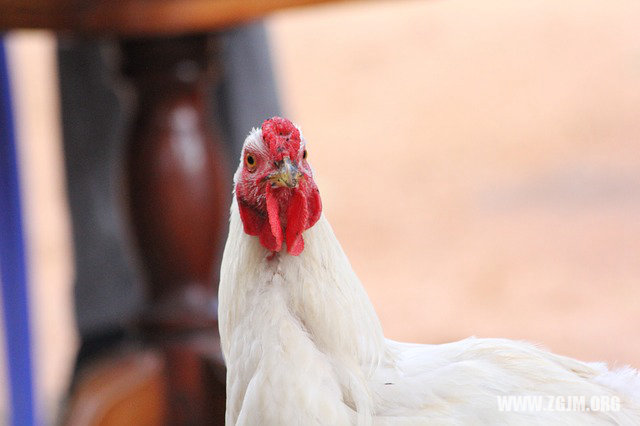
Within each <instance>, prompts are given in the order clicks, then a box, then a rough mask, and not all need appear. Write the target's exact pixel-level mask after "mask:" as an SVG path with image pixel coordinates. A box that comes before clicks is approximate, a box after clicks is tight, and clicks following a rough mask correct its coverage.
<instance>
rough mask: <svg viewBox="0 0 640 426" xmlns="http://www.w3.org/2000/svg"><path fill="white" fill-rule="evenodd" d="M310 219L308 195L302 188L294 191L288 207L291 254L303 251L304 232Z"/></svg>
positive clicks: (288, 235) (289, 250) (288, 239)
mask: <svg viewBox="0 0 640 426" xmlns="http://www.w3.org/2000/svg"><path fill="white" fill-rule="evenodd" d="M308 219H309V209H308V206H307V197H306V196H305V195H304V192H303V191H301V190H297V191H294V193H293V196H292V197H291V201H290V202H289V208H288V209H287V231H286V241H287V252H288V253H289V254H292V255H294V256H297V255H299V254H300V253H302V250H303V249H304V239H303V238H302V232H303V231H304V230H305V229H307V223H308Z"/></svg>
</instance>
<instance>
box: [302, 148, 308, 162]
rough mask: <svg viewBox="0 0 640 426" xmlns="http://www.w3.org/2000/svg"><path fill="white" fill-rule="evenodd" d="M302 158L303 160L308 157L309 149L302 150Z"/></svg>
mask: <svg viewBox="0 0 640 426" xmlns="http://www.w3.org/2000/svg"><path fill="white" fill-rule="evenodd" d="M302 159H303V160H306V159H307V150H306V149H305V150H304V151H302Z"/></svg>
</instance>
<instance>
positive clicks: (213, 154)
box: [121, 36, 231, 425]
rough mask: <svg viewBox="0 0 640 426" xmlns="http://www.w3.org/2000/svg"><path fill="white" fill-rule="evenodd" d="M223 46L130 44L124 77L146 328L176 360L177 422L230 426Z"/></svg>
mask: <svg viewBox="0 0 640 426" xmlns="http://www.w3.org/2000/svg"><path fill="white" fill-rule="evenodd" d="M215 42H216V40H215V38H210V37H207V36H188V37H181V38H165V39H161V38H160V39H159V38H149V39H128V40H124V41H123V42H122V43H121V45H122V52H123V70H124V74H125V75H126V76H127V77H129V79H130V81H131V82H133V84H134V86H135V88H136V90H137V93H138V112H137V118H136V120H135V122H134V123H133V127H132V133H131V138H130V141H129V142H128V152H127V166H126V187H127V194H128V196H127V199H126V205H127V209H128V212H129V214H130V219H131V227H132V229H131V231H132V232H131V233H132V235H133V236H134V238H135V244H136V246H137V248H138V253H139V260H140V265H141V266H142V268H143V271H144V278H145V281H146V284H147V287H146V290H147V300H148V305H147V309H146V311H145V312H144V314H143V316H142V319H141V332H142V335H143V337H144V339H145V341H146V342H148V343H150V344H151V345H152V346H155V347H159V348H161V349H162V351H163V353H164V354H165V357H166V358H165V359H166V366H167V378H168V394H169V400H170V404H169V413H170V414H169V417H170V418H169V423H170V424H180V425H199V424H207V425H212V424H224V403H225V395H224V365H223V362H222V356H221V352H220V346H219V337H218V331H217V318H216V313H217V300H216V296H217V283H218V272H219V264H220V256H221V250H220V247H221V245H222V243H223V242H224V239H225V236H226V227H227V215H228V206H229V198H230V192H231V182H230V181H229V180H228V176H230V175H229V174H228V173H227V170H226V167H227V165H228V164H229V162H228V160H227V156H226V155H225V154H226V153H225V152H224V149H223V148H222V146H221V138H220V136H219V133H218V130H217V128H216V126H215V123H211V122H210V119H209V117H210V115H209V114H207V113H206V107H207V104H208V103H207V101H206V94H207V92H208V90H210V89H211V88H212V87H213V86H214V85H215V84H216V82H217V72H216V71H217V69H218V68H217V67H218V66H219V64H215V63H214V64H211V62H212V58H215V52H213V54H212V50H211V49H212V48H215V47H216V44H215ZM214 61H215V59H214Z"/></svg>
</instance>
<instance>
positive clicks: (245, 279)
mask: <svg viewBox="0 0 640 426" xmlns="http://www.w3.org/2000/svg"><path fill="white" fill-rule="evenodd" d="M304 239H305V249H304V251H303V252H302V253H301V254H300V255H299V256H291V255H289V254H287V253H286V251H284V250H282V251H281V252H279V253H277V254H276V255H275V256H273V257H272V258H270V257H271V256H270V253H269V251H268V250H266V249H265V248H264V247H262V246H261V245H260V244H259V242H258V238H257V237H253V236H249V235H247V234H245V233H244V231H243V226H242V222H241V219H240V215H239V212H238V206H237V204H236V201H235V200H234V202H233V204H232V206H231V221H230V229H229V238H228V240H227V244H226V247H225V252H224V256H223V262H222V270H221V281H220V312H219V316H220V334H221V338H222V344H223V350H225V345H226V344H229V342H230V340H232V334H233V333H234V330H235V328H236V325H237V324H238V323H240V322H241V321H242V320H243V316H245V315H248V314H249V313H248V312H247V310H248V309H251V308H250V306H255V303H256V302H257V301H256V298H260V297H261V295H262V294H264V292H269V291H275V290H277V291H281V292H283V294H284V303H283V305H281V306H274V307H273V309H286V310H288V311H289V313H290V314H291V315H293V316H294V317H295V318H297V319H298V321H299V323H300V324H301V325H302V326H303V327H304V328H305V330H306V332H307V333H308V335H309V338H310V339H312V340H313V342H314V344H315V345H316V347H317V348H318V349H319V350H320V351H321V352H324V353H326V354H328V355H330V356H332V357H333V358H335V359H336V360H339V361H341V362H342V363H346V364H354V363H355V364H358V365H359V366H360V367H362V368H363V370H365V371H368V372H371V371H373V369H375V368H376V367H377V365H378V364H379V363H380V360H381V358H382V357H383V356H384V353H383V352H384V337H383V334H382V328H381V326H380V322H379V320H378V317H377V316H376V314H375V311H374V309H373V306H372V305H371V302H370V301H369V298H368V296H367V294H366V292H365V291H364V288H363V287H362V285H361V284H360V281H359V279H358V277H357V276H356V274H355V273H354V271H353V269H352V268H351V265H350V263H349V260H348V259H347V257H346V255H345V253H344V252H343V250H342V247H341V246H340V244H339V242H338V240H337V239H336V237H335V235H334V233H333V230H332V229H331V226H330V225H329V222H328V221H327V220H326V218H325V217H324V215H322V216H321V218H320V219H319V220H318V222H317V223H316V224H315V225H314V226H313V227H311V228H309V229H308V230H306V231H305V232H304ZM274 278H277V279H274ZM274 287H279V288H278V289H274ZM265 320H268V319H267V318H265ZM270 326H271V327H278V324H272V325H270ZM225 352H227V351H226V350H225ZM227 353H228V352H227Z"/></svg>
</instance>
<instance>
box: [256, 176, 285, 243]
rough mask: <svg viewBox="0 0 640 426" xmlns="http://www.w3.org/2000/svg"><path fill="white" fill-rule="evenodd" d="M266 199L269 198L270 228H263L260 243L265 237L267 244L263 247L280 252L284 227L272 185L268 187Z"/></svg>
mask: <svg viewBox="0 0 640 426" xmlns="http://www.w3.org/2000/svg"><path fill="white" fill-rule="evenodd" d="M266 198H267V218H268V219H269V226H263V229H262V234H260V242H263V235H264V239H265V242H268V244H265V243H264V242H263V244H262V245H263V246H265V247H267V248H268V249H269V250H271V251H280V249H281V248H282V225H281V224H280V209H279V207H278V200H277V199H276V197H275V195H274V194H273V189H272V188H271V185H267V187H266Z"/></svg>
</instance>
